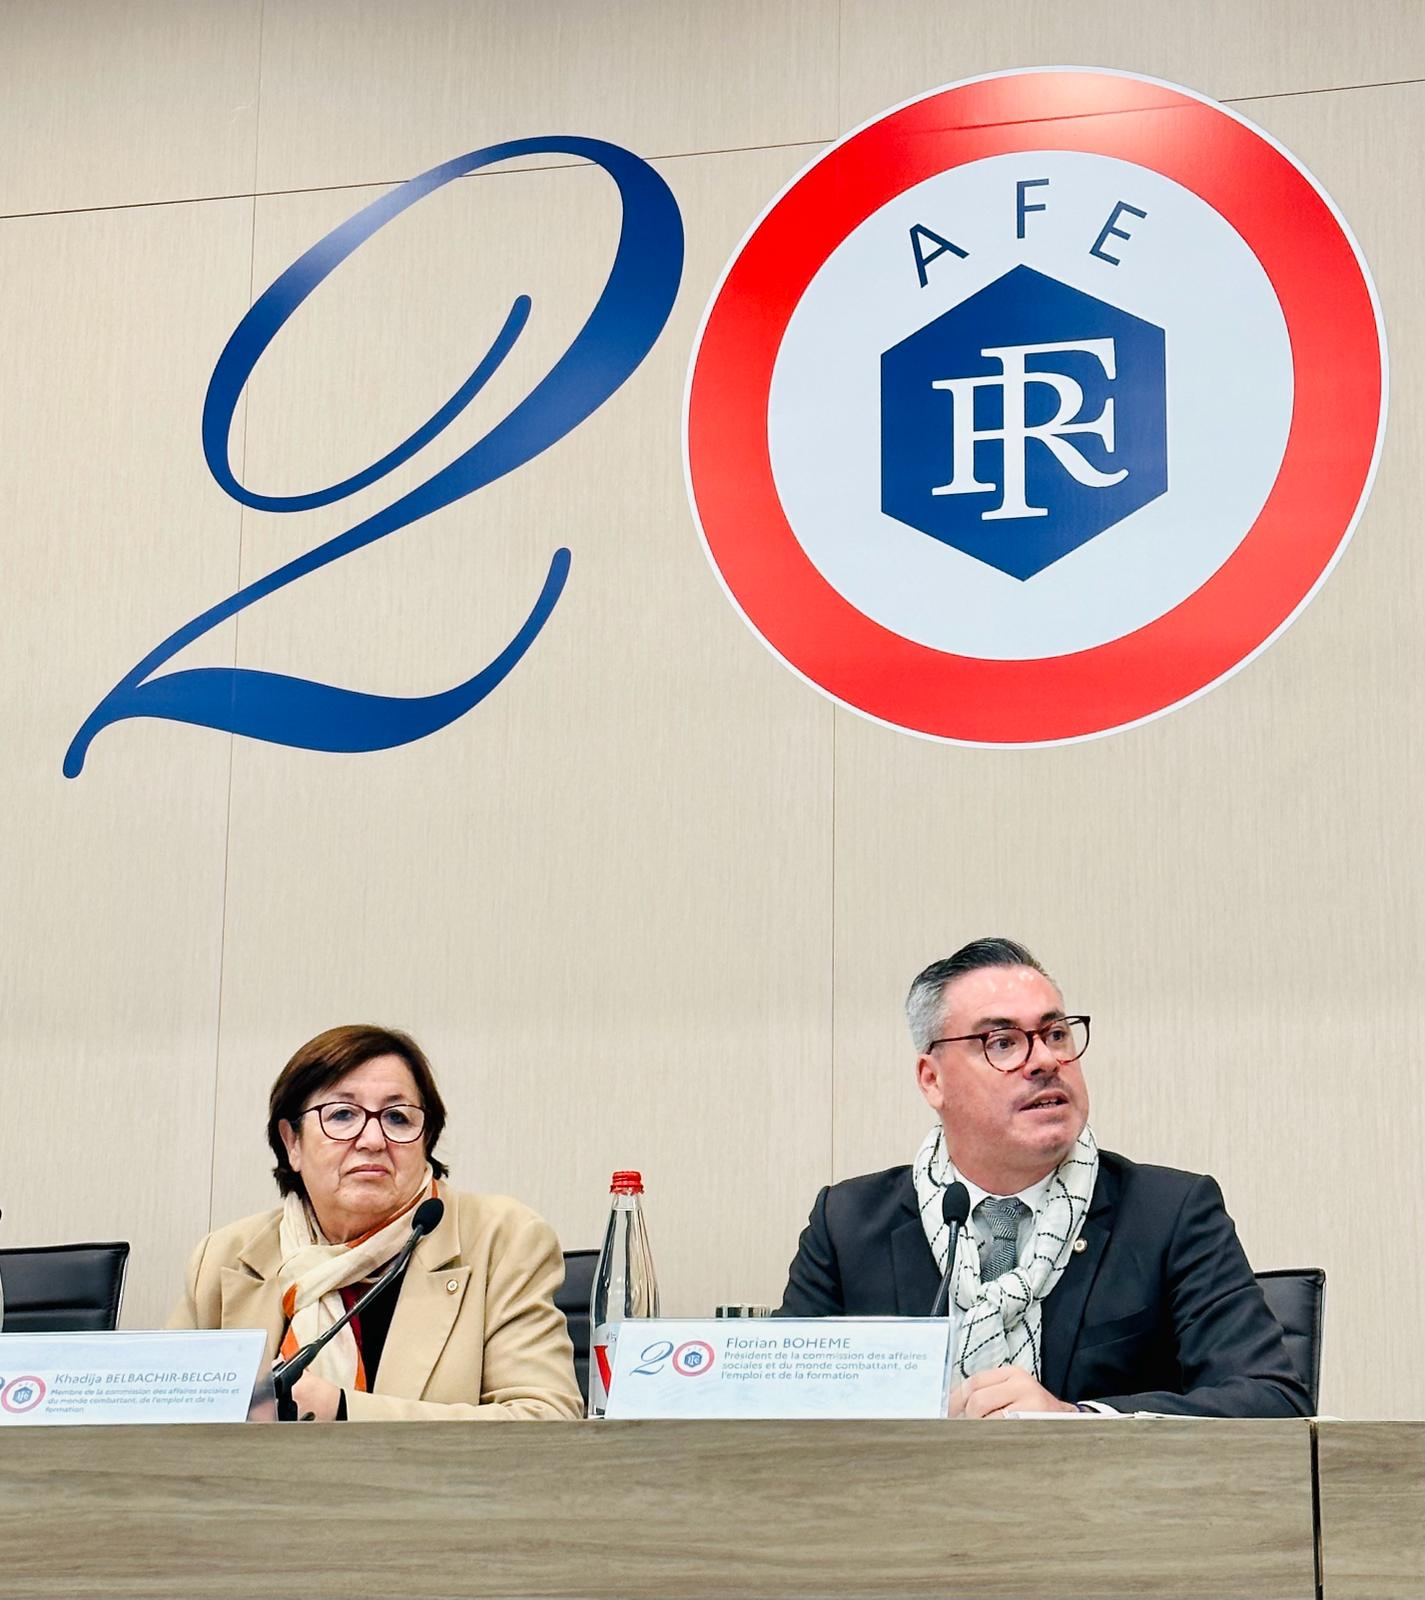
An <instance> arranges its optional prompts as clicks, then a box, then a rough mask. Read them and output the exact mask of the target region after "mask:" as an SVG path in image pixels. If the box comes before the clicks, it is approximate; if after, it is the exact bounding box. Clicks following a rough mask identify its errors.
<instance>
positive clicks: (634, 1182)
mask: <svg viewBox="0 0 1425 1600" xmlns="http://www.w3.org/2000/svg"><path fill="white" fill-rule="evenodd" d="M609 1193H610V1194H642V1193H643V1174H642V1173H641V1172H616V1173H614V1175H613V1177H612V1178H610V1179H609Z"/></svg>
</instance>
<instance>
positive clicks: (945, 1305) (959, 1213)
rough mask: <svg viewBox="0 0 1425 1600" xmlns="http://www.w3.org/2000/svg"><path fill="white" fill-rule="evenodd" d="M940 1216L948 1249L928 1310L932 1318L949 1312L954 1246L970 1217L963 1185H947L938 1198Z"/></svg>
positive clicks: (967, 1192)
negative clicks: (947, 1237)
mask: <svg viewBox="0 0 1425 1600" xmlns="http://www.w3.org/2000/svg"><path fill="white" fill-rule="evenodd" d="M940 1215H941V1216H942V1217H943V1218H944V1219H945V1226H946V1227H947V1228H949V1230H950V1249H949V1254H948V1255H947V1256H946V1257H945V1276H944V1277H943V1278H942V1279H941V1280H940V1287H939V1288H938V1289H937V1290H936V1291H935V1304H934V1305H933V1306H931V1308H930V1314H931V1316H932V1317H943V1316H947V1315H948V1314H949V1310H950V1280H951V1279H952V1278H953V1277H954V1276H955V1246H956V1245H957V1244H958V1243H959V1242H960V1230H961V1229H962V1228H963V1227H964V1226H965V1223H966V1221H967V1220H968V1218H969V1215H970V1191H969V1190H968V1189H967V1188H966V1187H965V1185H964V1184H963V1183H960V1182H958V1181H957V1182H955V1183H951V1184H947V1185H946V1188H945V1193H944V1194H942V1195H941V1196H940Z"/></svg>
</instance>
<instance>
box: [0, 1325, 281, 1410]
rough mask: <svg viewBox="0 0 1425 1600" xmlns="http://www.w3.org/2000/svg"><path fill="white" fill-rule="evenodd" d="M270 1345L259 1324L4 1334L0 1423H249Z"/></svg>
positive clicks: (0, 1359)
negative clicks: (186, 1329)
mask: <svg viewBox="0 0 1425 1600" xmlns="http://www.w3.org/2000/svg"><path fill="white" fill-rule="evenodd" d="M266 1347H267V1335H266V1334H265V1333H264V1332H263V1331H262V1330H261V1329H260V1328H223V1329H215V1330H211V1331H197V1332H185V1333H44V1334H40V1333H35V1334H29V1333H0V1425H6V1426H10V1427H22V1428H23V1427H30V1428H33V1427H65V1426H71V1427H73V1426H79V1425H83V1426H86V1427H88V1426H92V1425H94V1424H96V1423H116V1422H245V1421H246V1420H247V1415H248V1410H249V1407H250V1406H251V1405H252V1403H253V1399H254V1394H253V1391H254V1386H255V1384H256V1381H257V1369H258V1365H259V1363H260V1362H261V1361H262V1358H263V1354H264V1352H265V1350H266ZM268 1387H269V1389H270V1387H271V1386H270V1384H269V1385H268Z"/></svg>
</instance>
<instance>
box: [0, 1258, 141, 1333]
mask: <svg viewBox="0 0 1425 1600" xmlns="http://www.w3.org/2000/svg"><path fill="white" fill-rule="evenodd" d="M128 1261H129V1247H128V1245H127V1243H124V1244H49V1245H38V1246H36V1247H35V1248H33V1249H30V1250H0V1283H3V1284H4V1286H5V1287H4V1294H5V1327H4V1331H5V1332H6V1333H107V1332H109V1331H110V1330H111V1329H113V1328H116V1327H117V1326H118V1325H119V1303H120V1301H122V1299H123V1297H124V1273H125V1270H126V1269H127V1267H128Z"/></svg>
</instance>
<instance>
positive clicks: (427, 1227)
mask: <svg viewBox="0 0 1425 1600" xmlns="http://www.w3.org/2000/svg"><path fill="white" fill-rule="evenodd" d="M444 1215H445V1201H444V1200H437V1199H436V1198H435V1197H434V1196H432V1197H431V1198H430V1199H429V1200H422V1201H421V1203H420V1204H419V1205H418V1206H417V1207H416V1211H415V1215H414V1216H413V1217H412V1218H411V1236H410V1238H409V1239H407V1240H406V1242H405V1244H403V1245H402V1246H401V1253H400V1254H399V1255H398V1256H397V1257H396V1259H395V1260H394V1261H393V1262H392V1263H391V1265H390V1266H389V1267H387V1268H386V1270H385V1271H384V1272H383V1273H382V1274H381V1276H380V1277H379V1278H377V1280H376V1282H375V1283H373V1284H372V1285H371V1287H370V1288H369V1289H368V1290H367V1291H366V1293H365V1294H363V1295H362V1296H361V1297H360V1298H359V1299H357V1300H356V1301H354V1302H353V1304H352V1306H351V1308H350V1310H348V1311H347V1312H346V1313H345V1314H344V1315H342V1316H340V1317H338V1318H337V1319H336V1321H335V1322H334V1323H332V1325H331V1327H329V1328H328V1329H327V1330H326V1331H325V1332H324V1333H322V1334H320V1335H319V1336H318V1337H317V1338H315V1339H313V1340H312V1342H311V1343H310V1344H304V1345H303V1346H302V1348H301V1349H300V1350H298V1351H297V1353H296V1354H295V1355H293V1356H289V1357H288V1359H287V1360H286V1361H279V1362H278V1363H277V1365H276V1366H274V1367H273V1369H272V1387H273V1389H274V1390H275V1391H276V1393H277V1420H278V1421H279V1422H295V1421H296V1420H297V1408H296V1406H295V1405H294V1404H293V1401H292V1386H293V1384H295V1383H296V1381H297V1379H298V1378H300V1377H301V1376H302V1374H303V1373H304V1372H305V1371H306V1370H307V1368H308V1367H310V1366H311V1364H312V1363H313V1362H314V1361H315V1360H316V1359H317V1357H318V1356H319V1355H320V1354H321V1353H322V1351H323V1350H325V1349H326V1347H327V1345H328V1344H330V1343H331V1341H332V1340H333V1339H334V1338H336V1336H337V1334H339V1333H340V1332H341V1330H342V1329H343V1328H344V1327H345V1326H346V1325H347V1323H348V1322H350V1321H351V1319H352V1318H353V1317H355V1316H358V1315H360V1313H361V1312H362V1311H364V1310H365V1309H366V1307H367V1306H369V1305H370V1304H371V1302H372V1301H373V1300H374V1299H375V1298H376V1296H377V1295H378V1294H380V1293H381V1292H382V1290H383V1289H386V1288H388V1287H389V1286H390V1285H391V1284H392V1283H394V1282H395V1281H396V1279H397V1278H399V1277H400V1276H401V1274H402V1273H403V1272H404V1271H405V1270H406V1268H407V1267H408V1266H409V1265H410V1260H411V1257H412V1255H414V1254H415V1249H416V1246H417V1245H418V1244H419V1243H420V1242H421V1240H422V1239H424V1238H425V1236H426V1234H428V1233H432V1232H434V1231H435V1229H436V1228H437V1227H438V1226H439V1225H440V1219H441V1218H442V1217H443V1216H444Z"/></svg>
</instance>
